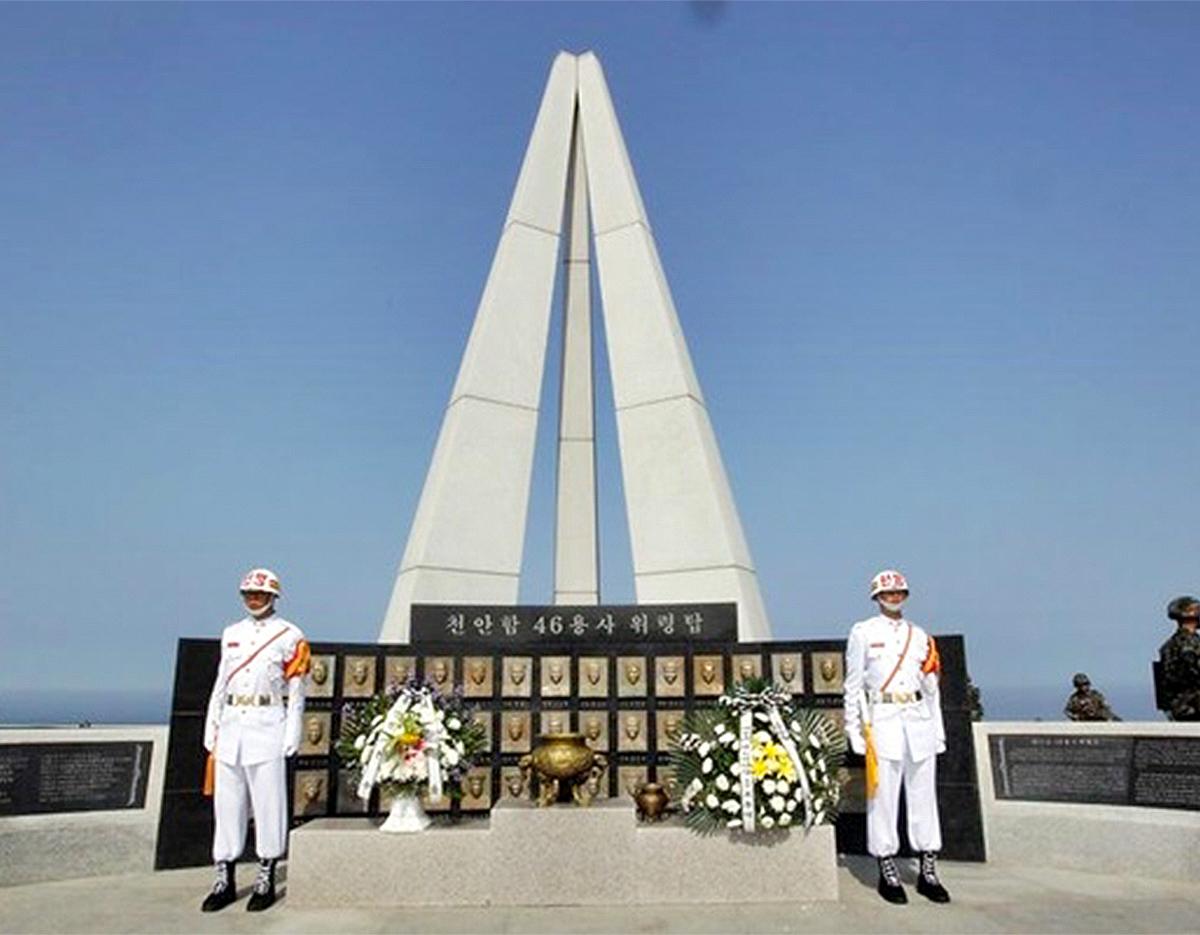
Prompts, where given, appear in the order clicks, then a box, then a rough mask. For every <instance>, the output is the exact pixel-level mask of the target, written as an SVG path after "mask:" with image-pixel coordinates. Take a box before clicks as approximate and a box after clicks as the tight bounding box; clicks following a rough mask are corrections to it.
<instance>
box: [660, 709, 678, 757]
mask: <svg viewBox="0 0 1200 935" xmlns="http://www.w3.org/2000/svg"><path fill="white" fill-rule="evenodd" d="M654 724H655V745H654V747H655V749H656V750H657V751H658V752H659V753H665V752H666V751H667V750H670V749H671V741H672V740H674V739H675V736H676V735H677V734H678V733H679V728H680V727H682V726H683V709H682V708H679V709H675V708H659V709H658V712H657V713H656V714H655V716H654Z"/></svg>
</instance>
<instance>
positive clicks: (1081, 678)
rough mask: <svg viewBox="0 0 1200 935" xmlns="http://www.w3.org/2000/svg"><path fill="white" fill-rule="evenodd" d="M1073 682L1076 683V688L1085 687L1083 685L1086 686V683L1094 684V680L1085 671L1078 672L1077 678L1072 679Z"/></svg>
mask: <svg viewBox="0 0 1200 935" xmlns="http://www.w3.org/2000/svg"><path fill="white" fill-rule="evenodd" d="M1071 682H1072V684H1074V686H1075V687H1076V688H1083V686H1085V685H1091V684H1092V680H1091V679H1090V678H1088V677H1087V675H1086V674H1084V673H1083V672H1076V673H1075V678H1073V679H1071Z"/></svg>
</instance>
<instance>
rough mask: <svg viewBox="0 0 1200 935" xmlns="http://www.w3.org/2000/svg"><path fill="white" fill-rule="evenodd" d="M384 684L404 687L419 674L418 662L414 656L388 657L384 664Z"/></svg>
mask: <svg viewBox="0 0 1200 935" xmlns="http://www.w3.org/2000/svg"><path fill="white" fill-rule="evenodd" d="M383 672H384V676H383V684H384V685H385V686H392V685H403V684H404V683H405V682H407V681H408V680H409V679H410V678H412V677H413V676H414V675H416V674H417V660H416V659H415V658H414V657H412V656H388V657H387V658H386V659H385V660H384V663H383Z"/></svg>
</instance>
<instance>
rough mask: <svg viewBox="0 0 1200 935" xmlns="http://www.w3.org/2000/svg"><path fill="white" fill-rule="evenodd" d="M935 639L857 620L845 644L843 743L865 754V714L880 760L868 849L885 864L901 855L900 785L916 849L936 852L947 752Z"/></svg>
mask: <svg viewBox="0 0 1200 935" xmlns="http://www.w3.org/2000/svg"><path fill="white" fill-rule="evenodd" d="M939 672H940V664H939V662H938V656H937V649H936V646H935V644H934V642H933V639H932V638H931V637H930V636H929V635H928V634H926V632H925V631H924V630H922V629H921V628H920V627H919V626H917V625H916V624H914V623H912V622H911V621H909V620H904V619H900V620H893V619H891V618H890V617H887V616H885V615H884V614H879V615H877V616H875V617H871V618H869V619H867V620H862V621H859V622H858V623H856V624H854V626H853V627H852V628H851V630H850V638H849V640H848V641H847V644H846V680H845V705H846V736H847V737H848V738H849V740H850V745H851V747H852V748H853V749H854V751H855V752H856V753H863V752H864V751H865V746H866V745H865V740H864V736H863V722H864V712H865V715H866V718H868V719H869V723H870V725H871V733H872V739H873V742H874V746H875V755H876V757H877V758H878V761H879V785H878V787H877V789H876V790H875V795H874V796H872V797H870V798H868V800H867V850H868V852H870V853H871V854H872V855H874V856H876V857H890V856H893V855H894V854H896V852H897V851H898V850H899V849H900V840H899V834H898V830H897V826H896V822H897V814H896V813H897V810H898V807H899V802H900V785H901V782H903V784H904V788H905V801H906V804H907V810H908V842H909V844H910V845H911V846H912V847H913V849H914V850H918V851H940V850H941V848H942V831H941V823H940V821H939V820H938V809H937V788H936V778H937V756H936V754H938V753H941V752H943V751H944V750H945V749H946V729H945V726H944V724H943V723H942V708H941V699H940V696H939V691H938V678H939Z"/></svg>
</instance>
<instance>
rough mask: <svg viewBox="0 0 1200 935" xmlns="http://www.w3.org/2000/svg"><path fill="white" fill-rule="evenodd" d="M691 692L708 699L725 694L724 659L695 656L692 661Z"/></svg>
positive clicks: (720, 657)
mask: <svg viewBox="0 0 1200 935" xmlns="http://www.w3.org/2000/svg"><path fill="white" fill-rule="evenodd" d="M692 691H693V692H694V693H695V694H696V695H702V696H708V697H715V696H717V695H720V694H723V693H724V692H725V659H724V657H722V656H696V657H694V658H693V659H692Z"/></svg>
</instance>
